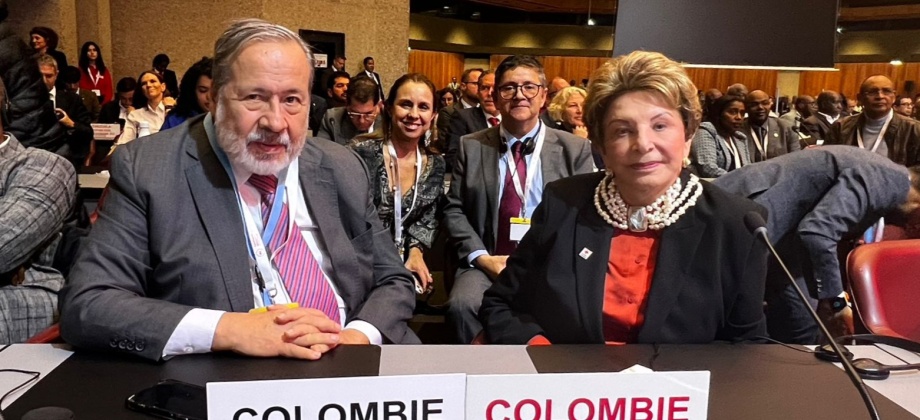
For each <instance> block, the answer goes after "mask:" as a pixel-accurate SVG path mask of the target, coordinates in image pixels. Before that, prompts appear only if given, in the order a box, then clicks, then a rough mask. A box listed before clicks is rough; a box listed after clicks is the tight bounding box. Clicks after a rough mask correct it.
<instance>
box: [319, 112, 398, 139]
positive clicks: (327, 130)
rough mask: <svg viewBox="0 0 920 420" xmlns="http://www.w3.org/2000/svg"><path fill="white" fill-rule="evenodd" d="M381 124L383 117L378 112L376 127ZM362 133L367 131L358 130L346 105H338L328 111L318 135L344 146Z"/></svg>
mask: <svg viewBox="0 0 920 420" xmlns="http://www.w3.org/2000/svg"><path fill="white" fill-rule="evenodd" d="M381 126H383V117H382V116H381V115H379V114H378V115H377V120H376V121H374V128H378V127H381ZM361 134H365V133H359V132H358V129H357V128H356V127H355V125H354V124H352V122H351V118H348V115H346V114H345V107H338V108H332V109H330V110H328V111H326V115H325V116H323V121H322V122H321V123H320V125H319V131H318V132H317V133H316V137H317V138H321V139H326V140H332V141H335V142H336V143H338V144H341V145H343V146H344V145H346V144H348V143H349V142H351V140H352V139H353V138H355V137H358V136H359V135H361Z"/></svg>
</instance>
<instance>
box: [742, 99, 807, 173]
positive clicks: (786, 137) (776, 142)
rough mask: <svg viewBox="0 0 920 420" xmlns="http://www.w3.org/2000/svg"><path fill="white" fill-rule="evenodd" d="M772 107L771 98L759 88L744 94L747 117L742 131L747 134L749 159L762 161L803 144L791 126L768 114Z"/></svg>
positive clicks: (794, 149) (791, 150)
mask: <svg viewBox="0 0 920 420" xmlns="http://www.w3.org/2000/svg"><path fill="white" fill-rule="evenodd" d="M772 107H773V99H771V98H770V95H767V93H766V92H764V91H762V90H754V91H751V93H748V95H747V96H746V97H745V98H744V108H745V110H746V111H747V115H748V117H747V120H745V122H744V127H742V129H741V131H742V132H743V133H744V134H745V135H746V136H747V143H748V151H750V153H751V162H762V161H765V160H767V159H770V158H774V157H777V156H780V155H784V154H786V153H791V152H795V151H798V150H801V148H802V147H801V145H800V144H799V136H798V135H796V134H795V132H794V131H792V127H789V126H788V125H786V122H785V121H780V120H779V119H778V118H776V117H771V116H770V109H771V108H772Z"/></svg>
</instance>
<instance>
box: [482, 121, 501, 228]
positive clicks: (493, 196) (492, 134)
mask: <svg viewBox="0 0 920 420" xmlns="http://www.w3.org/2000/svg"><path fill="white" fill-rule="evenodd" d="M485 134H486V135H485V141H483V142H482V144H481V145H480V147H479V153H480V156H479V159H480V163H481V165H480V166H481V167H482V180H483V182H484V183H485V186H486V199H487V200H486V201H487V205H488V207H487V208H486V211H487V213H486V214H491V215H492V221H493V222H492V238H493V239H494V238H496V237H497V236H498V223H497V221H498V183H499V182H503V180H500V179H498V164H499V162H498V159H499V154H498V151H499V147H500V146H499V145H500V144H501V136H499V134H498V128H497V127H493V128H491V129H489V130H487V131H486V133H485Z"/></svg>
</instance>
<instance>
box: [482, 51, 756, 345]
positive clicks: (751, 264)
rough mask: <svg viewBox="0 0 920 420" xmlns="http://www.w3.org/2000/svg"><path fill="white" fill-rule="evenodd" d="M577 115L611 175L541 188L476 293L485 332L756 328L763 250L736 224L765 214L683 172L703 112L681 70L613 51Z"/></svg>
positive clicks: (649, 56)
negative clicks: (491, 279) (525, 221)
mask: <svg viewBox="0 0 920 420" xmlns="http://www.w3.org/2000/svg"><path fill="white" fill-rule="evenodd" d="M585 114H586V122H587V123H588V125H589V127H590V129H589V130H590V132H591V139H592V141H593V142H595V144H596V147H597V149H598V150H600V151H601V152H602V153H603V157H604V162H605V163H606V164H607V165H606V166H607V173H606V174H603V173H594V174H586V175H578V176H573V177H571V178H566V179H562V180H559V181H556V182H553V183H551V184H549V185H547V186H546V191H545V193H544V195H543V201H542V202H541V203H540V205H539V206H538V207H537V211H536V212H535V214H534V216H533V222H532V224H533V226H532V227H531V229H530V231H529V232H527V234H526V235H525V236H524V239H523V240H522V241H521V243H520V245H519V246H518V249H517V251H516V252H515V253H514V254H513V255H512V256H511V258H509V259H508V266H507V268H506V269H505V270H504V271H503V272H502V273H501V274H500V275H499V276H498V279H497V280H496V281H495V283H493V284H492V285H491V287H490V288H489V289H488V290H487V291H486V293H485V297H484V298H483V300H482V310H481V319H482V322H483V325H484V327H485V336H486V339H487V340H488V341H490V342H493V343H500V344H525V343H531V344H537V343H541V344H546V343H560V344H587V343H599V344H600V343H654V344H682V343H709V342H712V341H715V340H725V341H736V340H752V339H757V338H758V337H760V336H762V335H763V334H764V332H765V326H764V314H763V303H762V302H763V293H764V275H765V272H766V260H767V249H766V246H765V245H764V243H763V242H762V241H760V240H758V239H757V238H756V237H754V235H752V234H751V233H750V232H749V231H748V229H747V228H746V227H745V225H744V221H743V219H744V216H745V214H746V213H748V212H751V211H756V212H759V213H761V214H766V212H765V211H764V210H763V208H762V207H760V206H758V205H756V204H754V203H752V202H750V201H748V200H746V199H743V198H740V197H736V196H733V195H730V194H728V193H726V192H725V191H723V190H721V189H720V188H717V187H714V186H713V185H711V184H707V183H705V182H703V181H700V179H699V178H697V177H696V176H694V175H692V174H691V173H689V172H688V171H687V170H685V169H683V168H684V167H686V166H687V161H686V159H687V156H688V155H689V152H690V140H691V138H692V137H693V133H694V131H696V128H697V125H698V124H699V121H700V116H701V112H700V104H699V98H698V97H697V92H696V87H695V86H694V85H693V82H691V81H690V78H689V77H688V76H687V74H686V72H685V71H684V69H683V68H682V67H681V65H680V64H679V63H676V62H674V61H671V60H669V59H667V58H666V57H664V56H663V55H661V54H658V53H649V52H644V51H637V52H634V53H632V54H629V55H626V56H621V57H617V58H615V59H614V60H613V61H612V62H610V63H607V64H605V65H604V66H603V67H601V68H600V69H598V70H597V71H595V73H594V75H593V76H592V78H591V83H590V85H588V103H587V106H586V113H585ZM703 238H705V239H703Z"/></svg>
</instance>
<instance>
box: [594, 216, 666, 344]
mask: <svg viewBox="0 0 920 420" xmlns="http://www.w3.org/2000/svg"><path fill="white" fill-rule="evenodd" d="M660 242H661V232H660V231H653V230H648V231H645V232H629V231H622V230H617V231H616V233H614V235H613V238H612V239H610V256H609V257H608V259H607V276H606V279H605V281H604V312H603V328H604V340H605V341H606V342H607V343H608V344H623V343H635V342H636V339H637V338H638V336H639V329H640V328H641V327H642V323H643V322H644V321H645V307H646V304H647V302H648V293H649V290H650V289H651V287H652V276H654V274H655V259H656V257H657V256H658V245H659V243H660Z"/></svg>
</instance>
